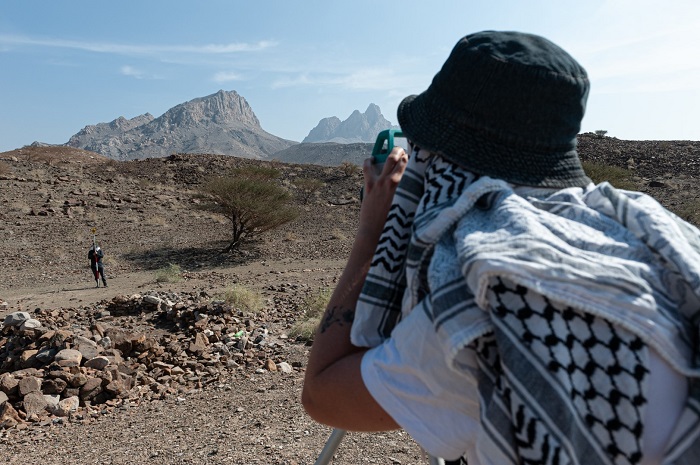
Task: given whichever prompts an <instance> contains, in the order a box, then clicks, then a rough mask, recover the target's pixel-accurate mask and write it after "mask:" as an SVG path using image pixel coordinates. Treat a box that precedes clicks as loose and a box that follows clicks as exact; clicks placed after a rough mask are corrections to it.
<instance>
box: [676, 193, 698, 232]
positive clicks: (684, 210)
mask: <svg viewBox="0 0 700 465" xmlns="http://www.w3.org/2000/svg"><path fill="white" fill-rule="evenodd" d="M674 213H676V214H677V215H678V216H680V217H681V218H683V219H684V220H686V221H687V222H688V223H691V224H693V225H694V226H696V227H699V228H700V199H694V200H690V201H688V202H685V203H684V204H683V205H681V206H680V207H679V208H678V209H676V211H674Z"/></svg>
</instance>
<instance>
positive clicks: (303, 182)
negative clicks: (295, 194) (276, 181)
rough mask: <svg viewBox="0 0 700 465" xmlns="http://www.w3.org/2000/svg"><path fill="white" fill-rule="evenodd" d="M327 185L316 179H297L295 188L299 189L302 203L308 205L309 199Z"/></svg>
mask: <svg viewBox="0 0 700 465" xmlns="http://www.w3.org/2000/svg"><path fill="white" fill-rule="evenodd" d="M324 185H325V183H324V182H323V181H321V180H320V179H315V178H297V179H295V180H294V186H296V188H297V189H299V193H300V197H301V201H302V202H303V203H304V205H306V204H307V203H309V199H310V198H311V196H312V195H314V194H315V193H316V192H318V191H319V190H321V188H322V187H323V186H324Z"/></svg>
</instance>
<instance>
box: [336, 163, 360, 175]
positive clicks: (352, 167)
mask: <svg viewBox="0 0 700 465" xmlns="http://www.w3.org/2000/svg"><path fill="white" fill-rule="evenodd" d="M359 171H360V167H359V166H357V165H356V164H354V163H350V162H349V161H344V162H343V163H341V164H340V172H341V173H343V174H344V175H345V176H346V177H348V178H349V177H350V176H354V175H356V174H357V173H358V172H359Z"/></svg>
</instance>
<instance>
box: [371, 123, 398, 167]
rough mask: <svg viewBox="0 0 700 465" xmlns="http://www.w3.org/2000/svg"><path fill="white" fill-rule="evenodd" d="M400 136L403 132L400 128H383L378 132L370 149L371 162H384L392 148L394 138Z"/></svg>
mask: <svg viewBox="0 0 700 465" xmlns="http://www.w3.org/2000/svg"><path fill="white" fill-rule="evenodd" d="M400 137H403V132H401V130H400V129H385V130H384V131H382V132H380V133H379V134H378V135H377V140H376V141H375V142H374V148H373V149H372V160H373V161H372V162H373V163H374V164H382V163H384V162H385V161H386V158H387V157H388V156H389V153H390V152H391V150H392V149H393V148H394V139H395V138H400Z"/></svg>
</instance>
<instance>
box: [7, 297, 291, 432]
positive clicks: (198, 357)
mask: <svg viewBox="0 0 700 465" xmlns="http://www.w3.org/2000/svg"><path fill="white" fill-rule="evenodd" d="M202 297H203V296H202V295H195V294H190V295H187V294H185V295H178V294H173V293H168V294H158V293H155V292H149V293H147V294H146V295H140V294H136V295H133V296H130V297H129V296H117V297H115V298H114V299H113V300H112V301H111V302H108V303H101V304H98V305H96V306H95V307H92V308H91V307H85V308H83V309H77V310H76V309H61V310H42V309H36V310H35V311H34V312H33V315H30V314H29V313H27V312H14V313H11V314H9V315H8V316H7V317H6V318H5V319H4V321H3V323H2V326H1V327H0V429H2V428H9V427H13V426H17V425H22V424H23V423H25V422H43V421H48V420H51V419H52V418H53V419H56V418H61V417H69V418H72V417H74V416H75V417H77V418H80V417H81V413H80V412H81V409H84V408H91V407H95V406H97V405H104V406H107V407H115V406H118V405H120V404H122V403H124V402H127V401H128V402H134V401H137V402H140V401H142V400H144V399H154V398H156V399H161V398H164V397H166V396H168V395H177V394H181V393H185V392H188V391H190V390H192V389H198V388H202V387H203V386H206V385H208V384H210V383H213V382H216V381H219V380H220V378H221V377H222V376H224V375H225V374H226V373H230V371H231V370H246V369H251V370H255V371H257V372H262V371H263V370H268V371H283V372H291V371H292V367H291V366H290V365H289V364H287V363H286V362H284V361H283V360H281V357H282V355H281V354H282V347H281V344H282V343H283V342H284V341H285V338H284V336H282V337H280V338H273V337H271V336H270V334H269V332H268V330H267V328H266V326H265V325H263V324H256V323H255V319H254V318H250V317H246V316H245V315H244V314H243V313H242V312H240V311H236V310H235V309H234V308H232V307H231V306H229V305H227V304H226V303H225V302H223V301H211V302H209V301H202Z"/></svg>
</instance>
